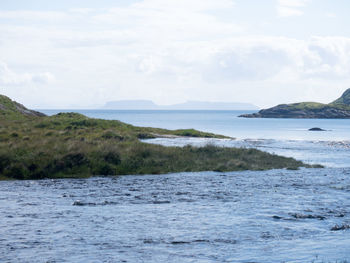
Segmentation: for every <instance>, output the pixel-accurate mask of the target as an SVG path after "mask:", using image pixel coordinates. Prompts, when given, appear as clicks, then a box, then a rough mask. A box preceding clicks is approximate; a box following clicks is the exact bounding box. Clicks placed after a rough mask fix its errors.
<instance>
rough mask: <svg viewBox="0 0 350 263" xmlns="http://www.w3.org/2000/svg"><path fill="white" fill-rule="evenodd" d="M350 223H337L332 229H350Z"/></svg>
mask: <svg viewBox="0 0 350 263" xmlns="http://www.w3.org/2000/svg"><path fill="white" fill-rule="evenodd" d="M349 228H350V225H347V224H344V225H335V226H333V227H332V228H331V231H339V230H346V229H349Z"/></svg>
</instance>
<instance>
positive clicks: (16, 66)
mask: <svg viewBox="0 0 350 263" xmlns="http://www.w3.org/2000/svg"><path fill="white" fill-rule="evenodd" d="M349 13H350V1H348V0H142V1H136V0H60V1H47V0H0V94H4V95H7V96H9V97H11V98H12V99H14V100H17V101H19V102H21V103H23V104H25V105H26V106H28V107H32V108H90V107H99V106H101V105H104V103H105V102H107V101H112V100H137V99H143V100H152V101H154V102H155V103H157V104H161V105H167V104H175V103H181V102H184V101H188V100H201V101H222V102H248V103H253V104H255V105H257V106H259V107H262V108H265V107H270V106H274V105H275V104H280V103H291V102H297V101H319V102H325V103H328V102H330V101H332V100H334V99H336V98H337V97H339V96H340V95H341V94H342V92H343V91H344V90H346V89H347V88H350V26H349V25H350V16H349Z"/></svg>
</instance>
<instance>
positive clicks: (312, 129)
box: [309, 127, 326, 131]
mask: <svg viewBox="0 0 350 263" xmlns="http://www.w3.org/2000/svg"><path fill="white" fill-rule="evenodd" d="M309 131H326V130H324V129H321V128H318V127H314V128H311V129H309Z"/></svg>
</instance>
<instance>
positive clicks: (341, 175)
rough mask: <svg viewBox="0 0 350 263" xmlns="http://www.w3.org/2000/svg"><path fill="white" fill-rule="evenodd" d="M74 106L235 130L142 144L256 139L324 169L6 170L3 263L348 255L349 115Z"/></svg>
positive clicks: (1, 186) (0, 197) (0, 220)
mask: <svg viewBox="0 0 350 263" xmlns="http://www.w3.org/2000/svg"><path fill="white" fill-rule="evenodd" d="M42 111H43V112H44V113H46V114H49V115H51V114H55V113H57V112H60V111H61V110H42ZM70 111H73V110H70ZM74 111H75V112H80V113H83V114H85V115H87V116H90V117H96V118H104V119H118V120H121V121H124V122H127V123H131V124H133V125H138V126H150V127H160V128H168V129H179V128H195V129H199V130H203V131H208V132H214V133H220V134H224V135H227V136H231V137H234V138H235V139H225V140H217V139H201V138H173V139H169V138H158V139H152V140H147V141H146V142H147V143H157V144H162V145H169V146H170V145H175V146H184V145H187V144H192V145H197V146H200V145H206V144H215V145H219V146H226V147H253V148H258V149H261V150H263V151H267V152H271V153H276V154H280V155H284V156H290V157H294V158H296V159H299V160H302V161H305V162H307V163H319V164H323V165H324V166H325V167H326V168H323V169H304V168H303V169H300V170H297V171H289V170H271V171H254V172H252V171H245V172H229V173H219V172H198V173H177V174H166V175H144V176H137V175H128V176H119V177H95V178H89V179H75V180H71V179H62V180H41V181H1V182H0V262H315V263H318V262H338V263H339V262H350V120H319V119H316V120H298V119H242V118H238V117H237V116H238V115H239V114H241V113H247V111H245V112H239V111H112V110H107V111H105V110H78V111H77V110H74ZM248 112H249V111H248ZM312 127H320V128H323V129H325V130H327V131H325V132H311V131H308V129H309V128H312Z"/></svg>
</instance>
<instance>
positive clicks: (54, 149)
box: [0, 113, 309, 179]
mask: <svg viewBox="0 0 350 263" xmlns="http://www.w3.org/2000/svg"><path fill="white" fill-rule="evenodd" d="M162 135H177V136H194V137H198V136H200V137H216V138H223V137H224V136H220V135H218V136H217V135H215V134H211V133H204V132H199V131H196V130H175V131H171V130H165V129H156V128H147V127H135V126H132V125H129V124H126V123H122V122H120V121H111V120H101V119H92V118H88V117H85V116H84V115H81V114H77V113H60V114H57V115H54V116H51V117H37V118H29V119H25V120H16V121H14V120H7V121H4V120H3V121H1V128H0V179H11V178H14V179H41V178H66V177H87V176H91V175H123V174H161V173H171V172H184V171H187V172H192V171H209V170H214V171H240V170H265V169H274V168H288V169H298V167H301V166H305V167H309V166H308V165H305V164H303V163H302V162H299V161H296V160H294V159H292V158H285V157H281V156H277V155H272V154H268V153H265V152H262V151H259V150H255V149H238V148H221V147H215V146H210V145H209V146H206V147H200V148H197V147H191V146H186V147H183V148H181V147H164V146H159V145H152V144H146V143H142V142H141V141H140V140H139V139H140V138H153V137H155V136H162Z"/></svg>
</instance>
